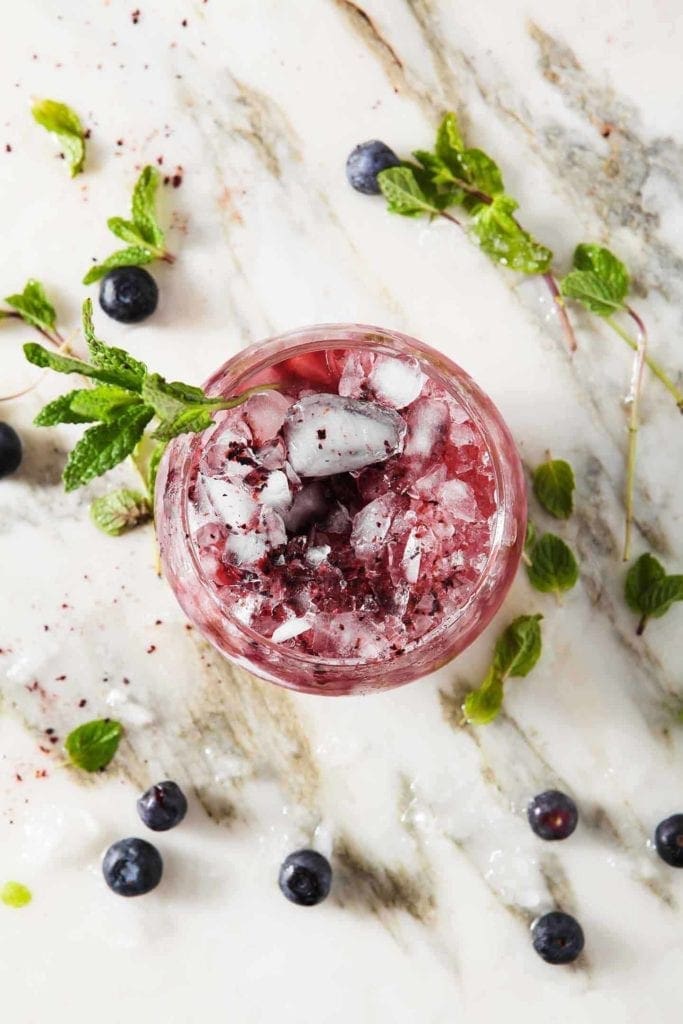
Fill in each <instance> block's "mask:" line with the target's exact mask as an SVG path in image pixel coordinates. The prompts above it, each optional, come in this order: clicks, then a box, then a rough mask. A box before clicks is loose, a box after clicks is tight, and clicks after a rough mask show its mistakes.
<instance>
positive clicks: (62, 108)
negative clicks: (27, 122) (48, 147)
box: [31, 100, 85, 178]
mask: <svg viewBox="0 0 683 1024" xmlns="http://www.w3.org/2000/svg"><path fill="white" fill-rule="evenodd" d="M31 113H32V114H33V119H34V121H36V123H37V124H39V125H41V127H43V128H46V129H47V131H49V132H50V134H51V135H53V136H54V138H55V139H56V140H57V142H58V143H59V146H60V147H61V149H62V150H63V153H64V158H65V160H66V161H67V163H68V165H69V171H70V173H71V177H72V178H75V177H76V175H77V174H80V173H81V171H82V170H83V166H84V164H85V131H84V130H83V125H82V124H81V119H80V117H79V116H78V114H77V113H76V111H75V110H73V109H72V108H71V107H68V106H67V105H66V103H59V102H58V101H57V100H39V101H38V102H37V103H34V104H33V106H32V108H31Z"/></svg>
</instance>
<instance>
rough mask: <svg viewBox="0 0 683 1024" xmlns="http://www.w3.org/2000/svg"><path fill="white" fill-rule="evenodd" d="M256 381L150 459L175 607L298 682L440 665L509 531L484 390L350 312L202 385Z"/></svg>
mask: <svg viewBox="0 0 683 1024" xmlns="http://www.w3.org/2000/svg"><path fill="white" fill-rule="evenodd" d="M260 384H271V385H273V384H274V385H277V390H264V391H263V392H262V393H260V394H256V395H253V396H252V397H251V398H249V400H248V401H247V402H246V403H244V404H243V405H240V406H238V407H236V408H234V409H231V410H229V411H225V412H221V413H218V414H217V416H216V422H215V426H214V427H212V428H211V429H209V430H207V431H205V432H204V433H203V434H201V435H187V436H184V437H181V438H178V439H177V440H176V441H174V442H173V443H172V445H171V446H170V449H169V452H168V454H167V456H166V457H165V460H164V463H163V464H162V469H161V472H160V477H159V482H158V485H157V495H158V498H157V525H158V532H159V537H160V543H161V549H162V559H163V563H164V568H165V571H166V573H167V575H168V576H169V579H170V581H171V584H172V586H173V587H174V589H175V591H176V594H177V596H178V598H179V600H180V602H181V604H182V606H183V608H184V609H185V611H186V612H187V614H188V615H189V617H190V618H191V619H192V621H193V622H195V624H196V625H197V626H198V627H199V628H200V629H201V631H202V632H203V633H204V634H205V635H206V636H207V637H208V638H209V639H210V640H211V641H212V642H213V643H214V644H215V645H216V646H217V647H218V648H219V650H221V651H222V652H223V653H225V654H227V655H228V656H230V657H232V658H233V659H235V660H237V661H238V662H240V663H241V664H243V665H245V666H246V667H248V668H250V669H251V670H252V671H254V672H256V673H257V674H259V675H261V676H263V677H265V678H267V679H270V680H272V681H274V682H278V683H282V684H284V685H287V686H290V687H293V688H296V689H302V690H308V691H315V692H322V693H348V692H360V691H364V690H368V689H379V688H388V687H391V686H395V685H398V684H400V683H402V682H408V681H410V680H411V679H414V678H417V677H418V676H420V675H423V674H424V673H426V672H428V671H430V670H432V669H433V668H435V667H437V666H438V665H440V664H442V663H443V662H445V661H447V660H448V659H449V658H450V657H452V656H453V655H454V654H456V653H458V652H459V651H461V650H462V649H463V648H464V647H465V646H466V645H467V644H468V643H470V642H471V641H472V640H473V639H474V637H475V636H476V635H478V633H479V632H480V631H481V630H482V629H483V628H484V626H485V625H486V624H487V623H488V621H490V619H491V617H492V615H493V614H494V612H495V611H496V609H497V608H498V606H499V605H500V602H501V600H502V598H503V596H504V594H505V592H506V591H507V589H508V586H509V584H510V582H511V580H512V577H513V575H514V572H515V569H516V567H517V564H518V561H519V556H520V552H521V545H522V541H523V535H524V526H525V511H526V509H525V499H524V486H523V479H522V473H521V468H520V465H519V459H518V456H517V453H516V451H515V448H514V445H513V443H512V440H511V438H510V435H509V433H508V431H507V429H506V427H505V426H504V424H503V423H502V421H501V419H500V416H499V414H498V413H497V411H496V410H495V408H494V406H493V405H492V403H491V402H490V400H489V399H488V398H486V396H485V395H483V393H482V392H481V391H480V390H479V389H478V388H477V387H476V385H475V384H474V383H473V382H472V381H471V379H470V378H469V377H467V376H466V375H465V374H464V373H463V371H462V370H460V369H459V368H457V367H455V366H454V365H453V364H452V363H450V362H449V361H448V360H446V359H445V358H444V357H442V356H440V355H439V354H438V353H436V352H434V351H433V350H431V349H428V348H426V346H423V345H421V344H420V343H418V342H416V341H414V340H413V339H410V338H406V337H405V336H402V335H398V334H395V333H390V332H385V331H381V330H378V329H375V328H359V327H354V326H341V327H340V326H336V327H322V328H313V329H310V330H306V331H299V332H296V333H294V334H292V335H287V336H285V337H283V338H280V339H275V340H274V341H270V342H266V343H265V344H263V345H259V346H254V347H253V348H251V349H248V350H246V351H245V352H242V353H240V354H239V355H238V356H236V357H235V359H233V360H231V361H230V362H229V363H227V364H226V366H225V367H223V368H222V369H221V370H220V371H219V372H218V373H217V374H216V375H215V376H214V377H213V378H212V379H211V381H210V382H209V384H208V388H207V390H208V391H209V393H211V394H221V395H226V396H227V395H231V394H237V393H239V392H241V391H243V390H245V389H246V388H253V387H255V386H257V385H260Z"/></svg>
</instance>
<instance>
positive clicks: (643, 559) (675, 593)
mask: <svg viewBox="0 0 683 1024" xmlns="http://www.w3.org/2000/svg"><path fill="white" fill-rule="evenodd" d="M624 597H625V598H626V604H627V605H628V606H629V608H630V609H631V611H634V612H636V613H637V614H638V615H639V616H640V619H639V621H638V626H637V628H636V633H637V634H638V636H642V634H643V633H644V631H645V627H646V626H647V623H648V621H649V620H650V619H659V618H661V617H662V615H665V614H666V612H668V611H669V609H670V608H671V606H672V605H673V604H674V603H675V602H676V601H683V575H672V576H669V575H667V572H666V569H665V568H664V566H663V565H662V563H661V562H660V561H658V559H656V558H655V557H654V555H650V554H644V555H641V556H640V558H638V559H636V561H635V562H634V563H633V565H632V566H631V568H630V569H629V570H628V572H627V573H626V579H625V581H624Z"/></svg>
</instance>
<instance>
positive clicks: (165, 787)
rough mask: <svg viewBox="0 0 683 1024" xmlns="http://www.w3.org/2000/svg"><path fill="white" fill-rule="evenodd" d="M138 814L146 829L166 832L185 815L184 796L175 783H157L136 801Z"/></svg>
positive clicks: (185, 801) (185, 803)
mask: <svg viewBox="0 0 683 1024" xmlns="http://www.w3.org/2000/svg"><path fill="white" fill-rule="evenodd" d="M138 814H139V815H140V817H141V818H142V820H143V822H144V823H145V825H146V826H147V828H151V829H153V830H154V831H155V832H167V831H168V829H169V828H175V826H176V825H179V824H180V822H181V821H182V820H183V818H184V817H185V815H186V814H187V800H186V799H185V794H184V793H183V791H182V789H181V788H180V786H177V785H176V784H175V782H157V784H156V786H150V788H149V789H148V790H147V792H146V793H143V794H142V796H141V797H140V799H139V800H138Z"/></svg>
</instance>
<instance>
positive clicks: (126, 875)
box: [102, 839, 164, 896]
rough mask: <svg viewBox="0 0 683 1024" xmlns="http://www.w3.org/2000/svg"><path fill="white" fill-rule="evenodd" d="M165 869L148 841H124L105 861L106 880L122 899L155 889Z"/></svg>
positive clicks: (120, 842) (106, 855)
mask: <svg viewBox="0 0 683 1024" xmlns="http://www.w3.org/2000/svg"><path fill="white" fill-rule="evenodd" d="M163 870H164V865H163V861H162V860H161V854H160V853H159V851H158V850H157V848H156V846H152V844H151V843H147V842H145V840H144V839H120V840H119V842H118V843H114V845H113V846H110V847H109V849H108V850H107V852H106V853H105V855H104V860H103V861H102V873H103V875H104V880H105V882H106V883H107V885H108V886H109V888H110V889H112V890H113V891H114V892H115V893H118V895H119V896H142V894H143V893H146V892H150V891H151V890H152V889H155V888H156V887H157V885H158V884H159V882H160V881H161V875H162V873H163Z"/></svg>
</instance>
